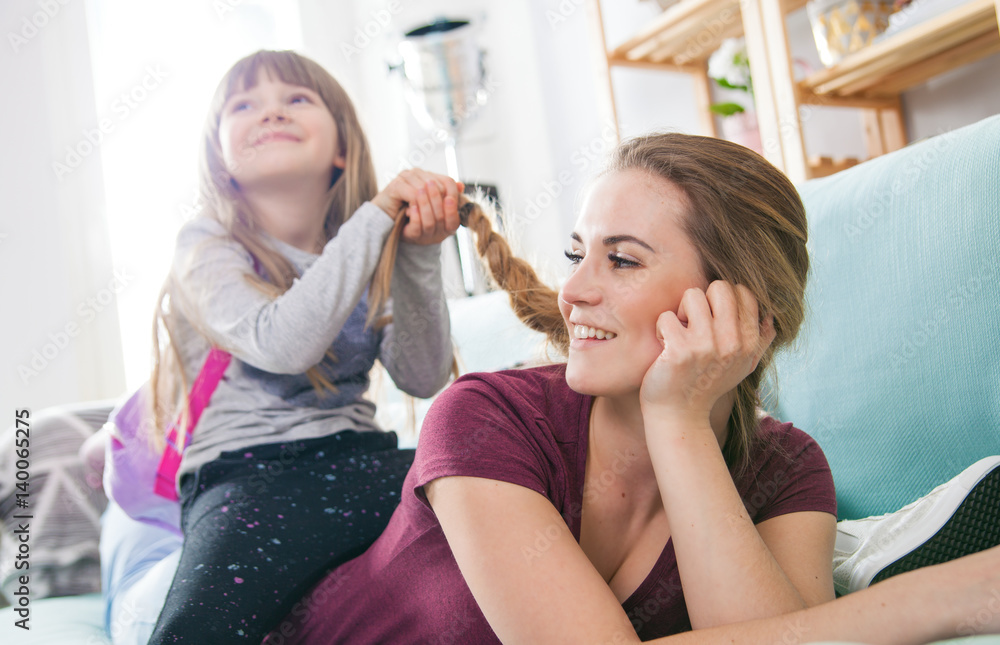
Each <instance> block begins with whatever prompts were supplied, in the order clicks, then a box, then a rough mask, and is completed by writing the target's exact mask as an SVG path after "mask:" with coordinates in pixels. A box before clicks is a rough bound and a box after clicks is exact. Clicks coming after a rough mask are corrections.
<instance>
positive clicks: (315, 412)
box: [150, 51, 461, 643]
mask: <svg viewBox="0 0 1000 645" xmlns="http://www.w3.org/2000/svg"><path fill="white" fill-rule="evenodd" d="M202 161H203V163H202V168H201V191H202V194H203V197H204V200H205V204H206V206H205V209H204V212H203V213H202V215H201V216H199V217H198V218H196V219H194V220H193V221H191V222H189V223H188V224H186V225H185V226H184V227H183V229H182V230H181V232H180V234H179V235H178V238H177V247H176V254H175V258H174V264H173V268H172V270H171V273H170V275H169V277H168V279H167V281H166V283H165V284H164V287H163V290H162V293H161V301H160V307H159V309H158V312H157V325H156V329H155V330H154V344H155V347H156V351H155V352H154V356H155V357H156V358H157V363H156V365H155V367H154V371H153V376H152V379H151V381H150V390H151V393H152V396H151V398H152V400H153V401H154V402H155V412H154V414H155V417H156V421H157V425H158V427H159V428H160V429H162V428H163V427H164V426H165V425H166V424H167V423H168V422H169V421H171V420H172V419H173V418H175V417H176V415H177V412H178V410H186V409H187V408H186V406H185V403H186V398H185V397H186V393H187V392H188V391H189V390H190V388H191V387H192V381H194V379H195V377H196V376H197V375H198V373H199V371H200V370H201V369H202V366H203V364H205V362H206V356H208V355H209V352H210V350H211V349H212V348H217V349H221V350H224V351H225V352H228V353H229V354H231V356H232V358H231V362H230V363H229V364H228V367H225V363H222V366H223V367H224V369H225V371H224V376H223V378H222V379H221V381H219V383H218V385H217V387H216V388H215V390H214V392H213V393H212V395H211V402H210V404H209V405H208V406H207V408H206V409H205V410H204V413H203V414H201V416H200V420H199V421H198V423H197V426H196V429H195V431H194V434H193V437H192V439H191V441H190V445H188V446H187V447H186V450H185V451H184V453H183V461H182V462H181V464H180V467H179V471H178V473H177V490H178V491H179V497H180V502H181V528H182V530H183V533H184V542H183V550H182V552H181V554H180V556H179V562H178V563H177V569H176V574H175V575H174V578H173V583H172V585H171V588H170V590H169V592H168V594H167V596H166V601H165V603H164V605H163V609H162V611H161V612H160V615H159V620H158V622H157V625H156V627H155V630H154V632H153V635H152V637H151V639H150V642H151V643H167V642H169V643H177V642H187V643H207V642H211V643H229V642H252V643H259V642H260V641H261V639H262V637H263V636H264V635H265V634H266V633H267V631H268V630H269V629H270V628H271V627H273V626H274V625H275V624H276V623H277V621H278V620H279V619H280V618H281V616H283V615H284V614H285V613H287V612H288V610H289V609H290V607H291V606H292V603H294V602H295V601H296V600H297V599H298V598H299V596H301V594H302V593H303V592H304V591H305V590H306V589H308V588H309V587H310V586H312V585H313V584H314V583H315V582H316V581H317V580H318V579H319V578H320V577H321V576H322V575H323V574H324V573H325V572H326V571H327V570H329V569H330V568H332V567H334V566H336V565H338V564H340V563H342V562H344V561H346V560H348V559H350V558H352V557H354V556H356V555H358V554H360V553H361V552H362V551H363V550H364V549H365V548H366V547H367V546H368V545H369V544H370V543H371V542H372V541H373V540H374V539H375V537H377V536H378V534H379V533H380V532H381V531H382V529H383V527H384V526H385V523H386V522H387V521H388V519H389V517H390V516H391V514H392V511H393V509H394V508H395V506H396V504H397V501H398V498H399V496H398V491H399V489H400V484H401V481H402V478H403V476H404V475H405V473H406V471H407V469H408V467H409V465H410V461H411V460H412V451H400V450H398V449H397V447H396V437H395V435H394V434H393V433H385V432H382V431H380V429H379V428H378V427H377V426H376V424H375V422H374V419H373V416H374V406H373V405H372V404H371V403H370V402H369V401H367V400H365V399H364V398H363V395H364V393H365V390H366V389H367V387H368V384H369V381H368V374H369V371H370V370H371V368H372V367H373V364H374V361H375V360H376V359H378V360H379V361H380V362H381V363H382V364H383V365H384V366H385V368H386V369H387V371H388V372H389V374H390V376H391V377H392V378H393V380H394V381H395V383H396V384H397V385H398V386H399V387H400V389H402V390H403V391H405V392H408V393H409V394H412V395H414V396H419V397H427V396H430V395H432V394H434V393H435V392H437V391H438V390H439V389H440V388H441V387H442V386H443V385H444V383H445V382H446V381H447V379H448V376H449V372H450V370H451V367H452V361H453V357H452V347H451V340H450V329H449V325H448V312H447V308H446V305H445V299H444V295H443V286H442V281H441V273H440V245H439V243H440V242H441V241H442V240H443V239H445V238H446V237H447V236H448V235H450V234H451V233H452V232H454V231H455V230H456V228H457V227H458V211H457V199H458V193H459V190H460V189H461V186H460V185H458V184H456V182H454V181H452V180H451V179H449V178H448V177H444V176H441V175H435V174H431V173H427V172H423V171H420V170H410V171H405V172H403V173H401V174H400V176H398V177H397V178H396V179H394V180H393V181H392V182H390V184H389V185H388V186H387V187H386V188H385V189H384V190H382V191H381V192H376V182H375V173H374V168H373V166H372V161H371V157H370V154H369V150H368V145H367V142H366V140H365V136H364V134H363V133H362V130H361V127H360V125H359V122H358V118H357V115H356V114H355V110H354V108H353V106H352V104H351V102H350V100H349V98H348V97H347V95H346V93H345V92H344V90H343V89H342V88H341V87H340V85H339V84H338V83H337V82H336V81H335V80H334V79H333V78H332V77H331V76H330V75H329V74H328V73H327V72H325V71H324V70H323V69H322V68H321V67H320V66H319V65H317V64H316V63H314V62H313V61H311V60H309V59H306V58H303V57H302V56H299V55H297V54H294V53H292V52H267V51H262V52H258V53H256V54H253V55H251V56H248V57H246V58H244V59H243V60H241V61H239V62H237V63H236V64H235V65H234V66H233V68H232V69H231V70H230V71H229V72H228V73H227V74H226V76H225V77H224V78H223V79H222V82H221V83H220V85H219V87H218V90H217V91H216V94H215V97H214V99H213V103H212V108H211V112H210V114H209V118H208V121H207V124H206V127H205V135H204V146H203V150H202ZM400 237H401V238H402V240H401V242H399V238H400ZM397 242H399V243H398V248H396V243H397ZM380 259H381V264H380ZM390 293H391V296H392V298H391V300H390V299H389V295H390ZM213 360H214V359H213ZM218 365H219V364H216V366H217V367H218ZM161 443H162V435H161Z"/></svg>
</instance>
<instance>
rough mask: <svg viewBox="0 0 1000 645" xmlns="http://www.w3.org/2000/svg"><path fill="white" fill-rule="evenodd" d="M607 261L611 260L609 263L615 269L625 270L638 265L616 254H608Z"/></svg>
mask: <svg viewBox="0 0 1000 645" xmlns="http://www.w3.org/2000/svg"><path fill="white" fill-rule="evenodd" d="M608 259H609V260H611V263H612V264H614V265H615V268H616V269H626V268H631V267H637V266H639V263H638V262H636V261H635V260H631V259H629V258H627V257H625V256H623V255H619V254H618V253H608Z"/></svg>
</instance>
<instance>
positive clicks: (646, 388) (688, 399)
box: [639, 280, 775, 422]
mask: <svg viewBox="0 0 1000 645" xmlns="http://www.w3.org/2000/svg"><path fill="white" fill-rule="evenodd" d="M656 335H657V337H658V338H659V339H660V341H661V342H662V343H663V351H662V352H661V353H660V355H659V356H658V357H657V358H656V360H655V361H653V364H652V365H651V366H650V368H649V370H648V371H647V372H646V375H645V376H644V377H643V380H642V387H641V388H640V390H639V395H640V396H639V400H640V402H641V404H642V406H643V408H644V409H647V408H653V407H655V408H657V409H658V410H659V411H668V410H669V411H670V412H671V413H679V414H681V415H683V416H684V417H686V418H689V419H696V420H700V421H704V422H708V420H709V417H710V414H711V411H712V406H714V405H715V402H716V401H718V400H719V399H720V398H721V397H723V396H725V395H726V393H728V392H729V391H731V390H732V389H734V388H735V387H736V386H737V385H739V383H740V382H741V381H742V380H743V379H744V378H746V377H747V376H748V375H749V374H750V373H751V372H753V370H754V369H756V367H757V363H758V362H760V358H761V356H763V354H764V351H765V350H766V349H767V347H768V346H769V345H770V344H771V341H773V340H774V336H775V331H774V322H773V319H772V318H771V316H766V317H765V318H764V320H763V322H760V318H759V314H758V310H757V300H756V299H755V298H754V297H753V294H751V293H750V290H749V289H747V288H746V287H744V286H742V285H738V286H736V287H733V285H732V284H730V283H728V282H723V281H721V280H717V281H715V282H713V283H712V284H710V285H709V286H708V291H707V292H706V291H702V290H701V289H688V290H687V291H686V292H685V293H684V296H683V297H682V298H681V303H680V306H679V307H678V309H677V313H676V314H674V312H672V311H667V312H664V313H662V314H660V317H659V319H658V320H657V321H656Z"/></svg>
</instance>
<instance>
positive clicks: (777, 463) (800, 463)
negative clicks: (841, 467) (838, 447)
mask: <svg viewBox="0 0 1000 645" xmlns="http://www.w3.org/2000/svg"><path fill="white" fill-rule="evenodd" d="M753 445H754V448H752V449H751V452H750V471H751V472H756V473H758V474H759V473H762V472H770V471H780V472H784V473H790V472H802V471H827V472H828V471H829V468H830V467H829V464H828V463H827V460H826V455H824V454H823V449H822V448H821V447H820V445H819V443H818V442H817V441H816V440H815V439H814V438H813V437H812V436H810V435H809V433H807V432H805V431H803V430H801V429H799V428H798V427H796V426H795V425H793V424H792V423H789V422H782V421H779V420H778V419H775V418H774V417H771V416H767V415H762V416H761V418H760V423H759V425H758V433H757V440H756V441H755V442H754V444H753Z"/></svg>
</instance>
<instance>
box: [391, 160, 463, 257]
mask: <svg viewBox="0 0 1000 645" xmlns="http://www.w3.org/2000/svg"><path fill="white" fill-rule="evenodd" d="M463 189H464V186H463V184H462V183H461V182H456V181H455V180H454V179H452V178H451V177H448V176H446V175H439V174H436V173H432V172H427V171H425V170H420V169H419V168H410V169H408V170H404V171H403V172H401V173H399V175H397V176H396V178H395V179H393V180H392V181H390V182H389V184H388V185H387V186H386V187H385V188H383V189H382V191H381V192H379V193H378V194H377V195H375V197H374V198H373V199H372V203H373V204H375V205H376V206H378V207H379V208H381V209H382V210H384V211H385V212H386V213H388V214H389V216H390V217H392V218H393V219H395V218H396V217H398V216H400V215H401V214H403V209H404V207H405V214H403V216H404V217H406V218H407V219H408V221H407V223H406V225H405V226H404V227H403V241H404V242H410V243H411V244H437V243H439V242H441V241H443V240H444V239H445V238H447V237H448V236H449V235H451V234H452V233H454V232H455V231H457V230H458V225H459V220H458V195H459V193H460V192H461V191H462V190H463Z"/></svg>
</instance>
